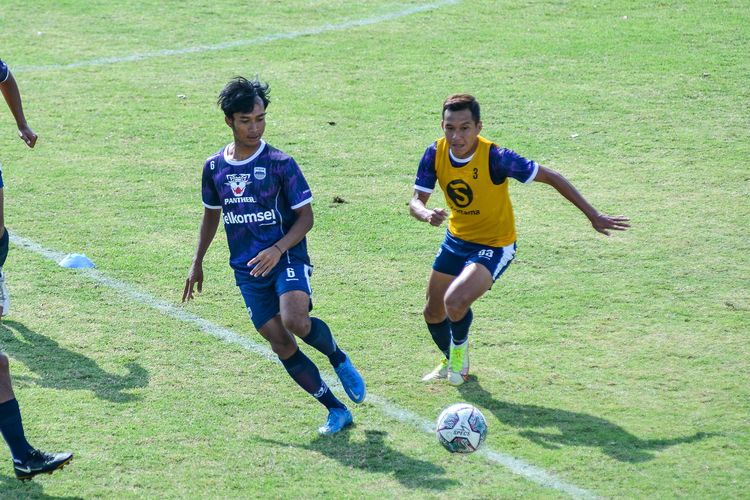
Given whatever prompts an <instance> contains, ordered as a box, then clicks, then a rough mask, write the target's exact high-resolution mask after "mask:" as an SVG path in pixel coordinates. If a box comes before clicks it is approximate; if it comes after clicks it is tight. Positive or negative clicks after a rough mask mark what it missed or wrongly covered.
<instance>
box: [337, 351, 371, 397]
mask: <svg viewBox="0 0 750 500" xmlns="http://www.w3.org/2000/svg"><path fill="white" fill-rule="evenodd" d="M334 371H335V372H336V375H338V376H339V380H341V385H343V386H344V390H345V391H346V395H347V396H349V399H351V400H352V401H354V402H355V403H361V402H362V401H364V400H365V392H366V390H365V381H364V380H363V379H362V376H361V375H360V374H359V372H358V371H357V369H356V368H354V365H353V364H352V360H351V359H349V356H348V355H347V356H346V359H345V360H344V362H343V363H341V364H340V365H339V366H338V367H336V368H334Z"/></svg>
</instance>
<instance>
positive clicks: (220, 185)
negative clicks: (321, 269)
mask: <svg viewBox="0 0 750 500" xmlns="http://www.w3.org/2000/svg"><path fill="white" fill-rule="evenodd" d="M202 186H203V205H204V206H206V207H207V208H211V209H216V210H219V209H220V210H222V211H223V218H224V229H225V231H226V233H227V243H228V244H229V254H230V255H229V264H230V265H231V266H232V268H233V269H236V270H238V271H248V270H249V269H250V268H249V267H248V266H247V262H248V261H249V260H250V259H252V258H253V257H255V256H256V255H258V253H259V252H260V251H261V250H264V249H266V248H268V247H271V246H273V244H274V243H276V242H277V241H279V240H280V239H281V238H282V237H283V236H284V235H285V234H286V233H287V232H288V231H289V228H290V227H292V224H294V221H295V220H296V215H295V213H294V210H295V209H297V208H300V207H302V206H304V205H307V204H308V203H310V202H312V193H311V192H310V186H308V184H307V181H306V180H305V177H304V175H302V171H301V170H300V168H299V166H298V165H297V162H295V161H294V158H292V157H291V156H289V155H287V154H286V153H284V152H282V151H279V150H278V149H276V148H274V147H272V146H270V145H268V144H266V142H265V141H263V140H261V144H260V148H258V151H256V152H255V154H253V155H252V156H251V157H250V158H247V159H246V160H242V161H235V160H232V159H231V158H230V157H228V156H227V148H226V147H224V148H222V149H221V150H220V151H219V152H218V153H216V154H215V155H213V156H211V157H209V158H208V159H207V160H206V163H205V165H204V166H203V183H202ZM285 259H286V262H287V263H294V262H301V263H305V264H309V263H310V258H309V256H308V255H307V241H306V239H305V238H303V239H302V241H300V242H299V243H297V244H296V245H295V246H293V247H292V248H290V249H289V250H287V252H286V253H285V254H284V256H282V259H281V261H282V262H283V261H284V260H285Z"/></svg>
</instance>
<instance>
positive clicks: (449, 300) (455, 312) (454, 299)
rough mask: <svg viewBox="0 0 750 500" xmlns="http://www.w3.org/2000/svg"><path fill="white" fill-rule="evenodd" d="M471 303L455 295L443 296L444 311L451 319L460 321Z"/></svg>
mask: <svg viewBox="0 0 750 500" xmlns="http://www.w3.org/2000/svg"><path fill="white" fill-rule="evenodd" d="M469 306H471V303H470V302H469V301H467V300H465V299H463V298H462V297H459V296H457V295H448V296H446V297H445V312H446V313H447V314H448V319H450V320H451V321H460V320H461V319H462V318H463V317H464V316H465V315H466V311H468V310H469Z"/></svg>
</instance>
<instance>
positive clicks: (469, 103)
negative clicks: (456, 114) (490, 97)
mask: <svg viewBox="0 0 750 500" xmlns="http://www.w3.org/2000/svg"><path fill="white" fill-rule="evenodd" d="M446 109H449V110H451V111H461V110H462V109H469V110H471V117H472V118H473V119H474V121H475V122H479V120H480V112H479V103H478V102H477V100H476V99H475V98H474V96H473V95H469V94H453V95H452V96H450V97H448V98H447V99H446V100H445V101H444V102H443V118H445V110H446Z"/></svg>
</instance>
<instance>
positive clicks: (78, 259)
mask: <svg viewBox="0 0 750 500" xmlns="http://www.w3.org/2000/svg"><path fill="white" fill-rule="evenodd" d="M60 265H61V266H62V267H69V268H71V269H86V268H90V267H94V263H93V262H91V259H89V258H88V257H86V255H84V254H82V253H69V254H68V255H66V256H65V258H64V259H63V260H61V261H60Z"/></svg>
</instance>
